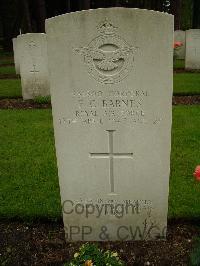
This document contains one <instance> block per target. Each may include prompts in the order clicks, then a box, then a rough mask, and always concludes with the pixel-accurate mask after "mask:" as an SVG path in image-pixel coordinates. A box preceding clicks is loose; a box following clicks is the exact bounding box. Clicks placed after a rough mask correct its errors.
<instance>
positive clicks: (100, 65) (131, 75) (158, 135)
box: [46, 8, 173, 241]
mask: <svg viewBox="0 0 200 266" xmlns="http://www.w3.org/2000/svg"><path fill="white" fill-rule="evenodd" d="M46 31H47V45H48V60H49V69H50V84H51V97H52V105H53V121H54V130H55V144H56V150H57V162H58V173H59V182H60V191H61V201H62V206H63V217H64V225H65V232H66V239H67V240H70V241H71V240H86V241H89V240H97V241H104V240H135V239H137V240H138V239H157V238H163V237H165V233H166V225H167V209H168V187H169V172H170V144H171V104H172V65H173V49H172V43H173V16H171V15H168V14H164V13H159V12H154V11H147V10H139V9H128V8H108V9H97V10H89V11H81V12H75V13H70V14H65V15H62V16H58V17H55V18H51V19H48V20H47V22H46ZM139 231H140V232H141V234H140V233H139Z"/></svg>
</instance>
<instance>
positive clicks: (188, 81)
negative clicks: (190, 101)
mask: <svg viewBox="0 0 200 266" xmlns="http://www.w3.org/2000/svg"><path fill="white" fill-rule="evenodd" d="M195 94H200V73H179V74H174V95H195Z"/></svg>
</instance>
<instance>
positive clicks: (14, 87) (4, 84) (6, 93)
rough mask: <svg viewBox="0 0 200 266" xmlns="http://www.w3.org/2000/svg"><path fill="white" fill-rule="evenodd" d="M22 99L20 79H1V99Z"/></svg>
mask: <svg viewBox="0 0 200 266" xmlns="http://www.w3.org/2000/svg"><path fill="white" fill-rule="evenodd" d="M19 97H22V89H21V81H20V79H0V99H3V98H19Z"/></svg>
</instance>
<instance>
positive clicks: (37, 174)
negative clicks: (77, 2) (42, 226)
mask: <svg viewBox="0 0 200 266" xmlns="http://www.w3.org/2000/svg"><path fill="white" fill-rule="evenodd" d="M0 120H1V124H0V135H1V153H0V154H1V155H0V156H1V158H0V164H1V166H0V173H1V174H0V176H1V177H0V183H1V184H0V195H1V196H0V198H1V208H0V217H1V218H9V217H10V218H11V217H20V218H22V219H30V220H32V219H34V218H37V217H40V218H46V219H47V217H48V218H58V217H60V198H59V190H58V178H57V168H56V159H55V150H54V139H53V127H52V122H51V121H52V119H51V111H50V110H26V111H25V110H1V111H0Z"/></svg>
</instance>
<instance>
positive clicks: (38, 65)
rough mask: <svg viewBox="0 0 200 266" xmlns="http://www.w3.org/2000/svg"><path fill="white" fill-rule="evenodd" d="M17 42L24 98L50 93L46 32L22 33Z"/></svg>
mask: <svg viewBox="0 0 200 266" xmlns="http://www.w3.org/2000/svg"><path fill="white" fill-rule="evenodd" d="M17 43H18V46H19V47H20V51H19V57H20V60H19V61H20V75H21V84H22V96H23V99H33V98H35V97H36V96H47V95H50V90H49V74H48V65H47V44H46V34H44V33H27V34H22V35H19V36H18V37H17Z"/></svg>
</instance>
